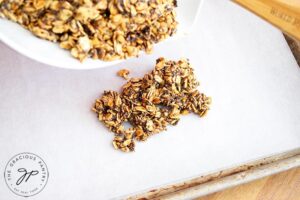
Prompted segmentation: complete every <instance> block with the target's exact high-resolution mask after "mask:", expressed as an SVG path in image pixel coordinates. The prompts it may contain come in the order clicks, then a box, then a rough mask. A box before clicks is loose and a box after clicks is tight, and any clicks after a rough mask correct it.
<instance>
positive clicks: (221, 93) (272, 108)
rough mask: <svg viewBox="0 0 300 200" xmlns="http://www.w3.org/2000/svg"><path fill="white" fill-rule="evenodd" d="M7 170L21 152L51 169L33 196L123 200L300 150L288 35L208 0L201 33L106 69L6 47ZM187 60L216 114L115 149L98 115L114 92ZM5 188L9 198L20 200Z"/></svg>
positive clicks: (1, 155)
mask: <svg viewBox="0 0 300 200" xmlns="http://www.w3.org/2000/svg"><path fill="white" fill-rule="evenodd" d="M0 49H1V50H0V51H1V52H0V66H1V67H0V99H1V103H0V137H1V139H0V171H2V172H4V168H5V165H6V163H7V162H8V160H9V159H10V158H11V157H13V156H14V155H16V154H18V153H21V152H32V153H35V154H37V155H39V156H40V157H41V158H43V160H44V161H45V163H47V166H48V169H49V180H48V184H47V185H46V187H45V188H44V190H43V191H42V192H41V193H39V194H37V195H36V196H33V197H30V198H31V199H38V200H39V199H43V200H47V199H53V198H55V199H57V200H62V199H74V200H77V199H78V200H79V199H91V200H93V199H112V198H114V199H118V198H120V197H124V196H127V195H130V194H135V193H138V192H140V191H143V190H147V189H149V188H152V187H157V186H160V185H165V184H170V183H172V182H177V181H179V180H182V179H187V178H190V177H195V176H198V175H201V174H204V173H208V172H210V171H216V170H218V169H222V168H226V167H228V166H233V165H237V164H239V163H242V162H246V161H249V160H253V159H256V158H261V157H265V156H268V155H271V154H275V153H279V152H283V151H288V150H291V149H295V148H298V147H300V135H299V131H300V124H299V120H300V103H299V102H300V89H299V87H300V69H299V67H298V66H297V64H296V61H295V60H294V58H293V55H292V54H291V52H290V50H289V48H288V45H287V44H286V42H285V40H284V38H283V36H282V34H281V33H280V32H279V31H277V30H276V29H274V28H273V27H271V26H270V25H268V24H267V23H265V22H263V21H262V20H260V19H259V18H257V17H254V16H253V15H252V14H250V13H248V12H246V11H245V10H243V9H242V8H240V7H238V6H236V5H234V4H232V3H231V2H229V1H223V0H210V1H205V2H204V5H203V8H202V12H201V14H200V18H199V20H198V22H197V27H196V28H195V31H194V32H193V34H192V35H190V36H189V37H187V38H184V39H180V40H177V41H167V42H164V43H163V44H159V45H158V46H156V48H155V51H154V54H153V55H142V56H140V57H139V58H138V59H130V60H128V61H126V62H124V63H121V64H119V65H117V66H113V67H109V68H106V69H98V70H87V71H70V70H64V69H57V68H53V67H50V66H45V65H42V64H40V63H36V62H34V61H32V60H29V59H28V58H25V57H23V56H21V55H19V54H17V53H16V52H14V51H12V50H10V49H9V48H7V47H6V46H4V45H3V44H0ZM159 56H165V57H167V58H170V59H178V58H180V57H188V58H190V61H191V63H192V65H193V66H194V68H195V70H196V74H197V76H198V78H199V80H201V87H200V89H201V90H202V91H203V92H205V93H206V94H208V95H210V96H212V98H213V104H212V108H211V110H210V112H209V113H208V116H207V117H205V118H202V119H199V118H198V117H197V116H194V115H189V116H185V117H183V118H182V120H181V121H180V123H179V124H178V125H177V126H176V127H169V128H168V131H166V132H164V133H162V134H160V135H156V136H154V137H152V138H150V139H149V140H148V141H147V142H146V143H138V144H137V147H136V152H135V153H132V154H124V153H121V152H118V151H115V150H113V148H112V146H111V140H112V138H113V136H112V134H110V133H109V132H108V131H107V130H106V129H105V128H104V127H103V125H102V124H100V123H99V122H98V121H97V118H96V116H95V114H94V113H93V112H91V110H90V108H91V106H92V104H93V102H94V99H95V98H97V97H98V96H99V95H100V94H101V93H102V92H103V91H104V90H105V89H112V90H118V89H119V88H120V86H121V85H122V84H123V83H124V81H123V80H122V79H121V78H119V77H117V76H116V75H115V73H116V72H117V71H118V70H119V69H121V68H124V67H126V68H128V69H130V70H131V71H132V76H134V77H135V76H141V75H142V74H144V73H145V72H147V71H149V70H151V68H152V66H153V65H154V63H155V59H156V58H157V57H159ZM1 179H3V181H0V199H8V200H14V199H20V197H19V196H16V195H15V194H14V193H12V192H11V191H10V190H9V189H8V187H7V186H6V184H5V181H4V178H3V177H2V178H1Z"/></svg>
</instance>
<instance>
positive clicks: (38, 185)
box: [4, 153, 49, 197]
mask: <svg viewBox="0 0 300 200" xmlns="http://www.w3.org/2000/svg"><path fill="white" fill-rule="evenodd" d="M48 177H49V173H48V169H47V165H46V163H45V162H44V161H43V160H42V159H41V158H40V157H39V156H37V155H35V154H33V153H20V154H18V155H15V156H14V157H12V158H11V159H10V160H9V161H8V163H7V165H6V167H5V172H4V178H5V182H6V184H7V186H8V187H9V189H10V190H11V191H12V192H13V193H15V194H17V195H19V196H23V197H29V196H33V195H36V194H38V193H39V192H41V191H42V190H43V189H44V187H45V186H46V184H47V181H48Z"/></svg>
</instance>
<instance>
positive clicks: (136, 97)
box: [93, 58, 211, 152]
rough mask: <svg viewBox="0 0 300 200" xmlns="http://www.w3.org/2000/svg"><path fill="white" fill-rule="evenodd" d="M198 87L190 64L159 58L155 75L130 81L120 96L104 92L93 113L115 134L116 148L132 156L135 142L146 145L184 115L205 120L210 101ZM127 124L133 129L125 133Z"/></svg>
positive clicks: (152, 73) (183, 61)
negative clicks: (196, 116) (149, 139)
mask: <svg viewBox="0 0 300 200" xmlns="http://www.w3.org/2000/svg"><path fill="white" fill-rule="evenodd" d="M198 85H199V83H198V81H197V80H196V78H195V75H194V70H193V68H192V67H191V66H190V63H189V62H188V60H185V59H182V60H179V61H178V62H176V61H168V60H166V59H164V58H159V59H157V61H156V66H155V69H154V70H153V71H152V72H150V73H148V74H146V75H144V77H143V78H131V79H130V80H129V81H128V82H127V83H126V84H125V85H124V86H123V88H122V92H121V93H118V92H115V91H105V92H104V94H103V95H102V96H101V98H99V99H97V100H96V103H95V105H94V108H93V110H94V111H95V112H96V113H97V115H98V118H99V120H100V121H101V122H103V123H104V124H105V126H106V127H108V128H109V130H111V131H112V132H114V133H115V138H114V140H113V145H114V147H115V148H116V149H120V150H122V151H124V152H130V151H134V147H135V141H145V140H146V139H147V138H148V137H149V136H151V135H153V134H156V133H160V132H162V131H164V130H166V127H167V126H168V125H176V124H177V123H178V121H179V119H180V117H181V115H185V114H188V113H195V114H197V115H199V116H200V117H202V116H204V115H205V114H206V113H207V111H208V110H209V105H210V103H211V98H210V97H207V96H206V95H205V94H203V93H200V92H199V91H198V90H197V87H198ZM124 123H130V125H131V126H132V127H131V128H128V129H125V128H124Z"/></svg>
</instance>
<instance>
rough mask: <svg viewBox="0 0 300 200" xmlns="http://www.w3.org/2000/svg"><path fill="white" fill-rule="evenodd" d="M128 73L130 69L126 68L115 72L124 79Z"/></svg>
mask: <svg viewBox="0 0 300 200" xmlns="http://www.w3.org/2000/svg"><path fill="white" fill-rule="evenodd" d="M129 74H130V71H129V70H127V69H121V70H120V71H118V72H117V75H118V76H120V77H122V78H124V79H126V80H127V79H128V75H129Z"/></svg>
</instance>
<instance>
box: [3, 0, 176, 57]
mask: <svg viewBox="0 0 300 200" xmlns="http://www.w3.org/2000/svg"><path fill="white" fill-rule="evenodd" d="M176 6H177V3H176V1H175V0H97V1H95V0H72V1H70V0H0V17H5V18H7V19H10V20H12V21H14V22H17V23H19V24H21V25H22V26H23V27H24V28H26V29H28V30H29V31H31V32H32V33H33V34H34V35H36V36H38V37H40V38H43V39H46V40H49V41H52V42H57V43H59V45H60V47H61V48H64V49H67V50H69V51H70V52H71V55H72V56H73V57H75V58H77V59H79V60H80V61H83V60H84V59H85V58H87V57H91V58H94V59H101V60H104V61H113V60H118V59H126V58H128V57H134V56H138V54H139V52H140V51H145V52H146V53H151V51H152V48H153V44H154V43H157V42H160V41H162V40H164V39H166V38H167V37H169V36H172V35H173V34H174V33H175V32H176V26H177V22H176V19H175V18H176V13H175V7H176Z"/></svg>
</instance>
